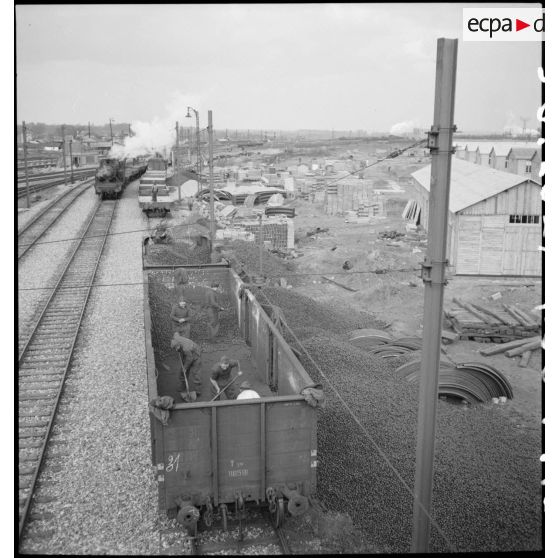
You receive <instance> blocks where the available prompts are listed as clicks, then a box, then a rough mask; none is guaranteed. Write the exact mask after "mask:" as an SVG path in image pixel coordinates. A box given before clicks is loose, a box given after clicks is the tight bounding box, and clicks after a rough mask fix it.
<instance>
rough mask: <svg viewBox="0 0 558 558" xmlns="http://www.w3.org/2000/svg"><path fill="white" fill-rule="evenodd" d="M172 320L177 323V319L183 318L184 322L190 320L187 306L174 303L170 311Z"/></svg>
mask: <svg viewBox="0 0 558 558" xmlns="http://www.w3.org/2000/svg"><path fill="white" fill-rule="evenodd" d="M170 316H171V318H172V321H173V322H176V323H179V322H178V320H180V319H182V318H184V319H185V320H186V322H189V321H190V320H191V315H190V309H189V308H188V306H186V307H185V308H181V307H180V306H178V304H174V305H173V307H172V310H171V313H170ZM183 323H184V322H183Z"/></svg>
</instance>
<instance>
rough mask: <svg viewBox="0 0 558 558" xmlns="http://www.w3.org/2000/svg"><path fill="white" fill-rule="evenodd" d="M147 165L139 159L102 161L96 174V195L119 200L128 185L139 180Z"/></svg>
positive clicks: (109, 159) (107, 159)
mask: <svg viewBox="0 0 558 558" xmlns="http://www.w3.org/2000/svg"><path fill="white" fill-rule="evenodd" d="M146 170H147V164H146V163H145V162H143V161H141V160H139V159H111V158H106V159H101V161H100V164H99V168H98V169H97V173H96V174H95V193H96V194H98V195H100V196H101V199H102V200H104V199H105V198H119V197H120V194H121V193H122V190H124V188H125V187H126V185H127V184H129V183H130V182H132V180H136V179H137V178H139V177H140V176H141V175H142V174H143V173H144V172H145V171H146Z"/></svg>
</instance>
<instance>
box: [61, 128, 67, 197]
mask: <svg viewBox="0 0 558 558" xmlns="http://www.w3.org/2000/svg"><path fill="white" fill-rule="evenodd" d="M62 159H63V160H64V186H68V179H67V178H66V126H64V124H62Z"/></svg>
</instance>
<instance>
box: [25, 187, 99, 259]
mask: <svg viewBox="0 0 558 558" xmlns="http://www.w3.org/2000/svg"><path fill="white" fill-rule="evenodd" d="M92 184H93V180H88V181H86V182H83V183H82V184H79V185H78V186H75V187H74V188H72V189H71V190H68V191H67V192H65V193H64V194H62V196H60V197H58V198H56V199H55V200H54V201H53V202H52V203H50V204H49V205H47V206H46V207H45V208H44V209H43V210H42V211H40V212H39V213H37V215H35V217H34V218H33V219H31V220H30V221H29V222H28V223H26V224H25V225H24V226H23V227H22V228H21V229H20V230H19V231H18V235H17V259H18V261H19V260H20V259H21V258H22V257H23V256H24V254H26V253H27V252H28V251H29V249H30V248H31V247H32V246H34V244H35V243H36V242H37V240H38V239H39V238H41V236H43V235H44V234H45V233H46V232H47V231H48V230H49V229H50V227H52V225H54V223H56V222H57V221H58V219H59V218H60V217H61V216H62V215H63V214H64V213H65V212H66V210H67V209H68V208H69V207H70V206H71V205H72V204H73V203H74V202H75V201H76V200H77V199H78V198H79V197H80V196H81V195H82V194H83V193H84V192H85V191H86V190H87V189H88V188H89V187H90V186H92Z"/></svg>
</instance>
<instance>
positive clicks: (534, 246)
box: [411, 157, 542, 276]
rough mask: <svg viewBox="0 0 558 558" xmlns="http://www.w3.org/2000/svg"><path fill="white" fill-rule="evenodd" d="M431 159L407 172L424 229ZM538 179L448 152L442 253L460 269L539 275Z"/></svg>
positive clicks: (464, 271)
mask: <svg viewBox="0 0 558 558" xmlns="http://www.w3.org/2000/svg"><path fill="white" fill-rule="evenodd" d="M430 170H431V167H430V165H428V166H426V167H424V168H422V169H420V170H418V171H416V172H414V173H412V175H411V176H412V177H413V180H414V181H413V187H414V190H415V192H414V193H415V196H414V198H415V201H416V202H417V205H418V208H419V209H420V213H416V212H415V220H416V221H417V222H418V223H420V224H421V225H422V226H423V227H424V228H425V229H428V217H429V216H428V197H429V194H430ZM541 235H542V200H541V185H540V184H539V183H537V182H534V181H533V180H530V179H529V178H527V177H525V176H519V175H516V174H512V173H509V172H501V171H498V170H495V169H491V168H487V167H483V166H480V165H476V164H474V163H469V162H467V161H462V160H460V159H457V158H456V157H453V160H452V169H451V189H450V202H449V228H448V245H447V254H448V256H447V257H448V259H449V265H450V270H451V271H453V272H454V273H456V274H460V275H526V276H539V275H541V269H542V266H541V252H540V250H539V249H538V247H539V246H540V245H541V243H542V242H541Z"/></svg>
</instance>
